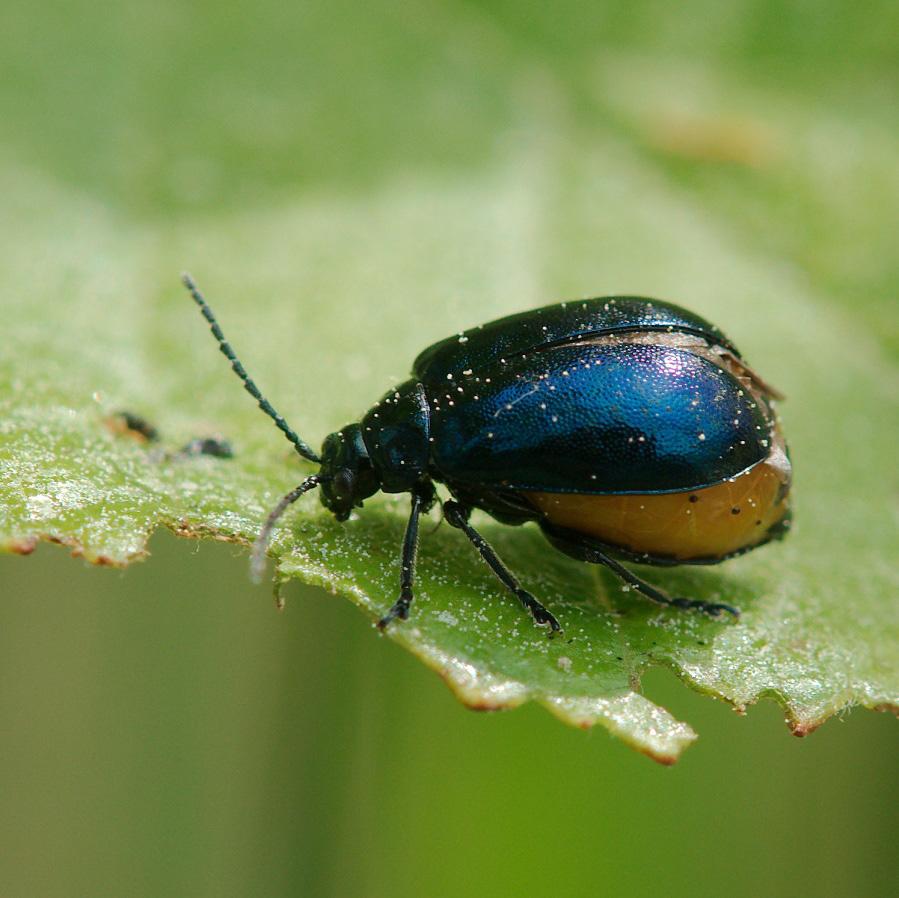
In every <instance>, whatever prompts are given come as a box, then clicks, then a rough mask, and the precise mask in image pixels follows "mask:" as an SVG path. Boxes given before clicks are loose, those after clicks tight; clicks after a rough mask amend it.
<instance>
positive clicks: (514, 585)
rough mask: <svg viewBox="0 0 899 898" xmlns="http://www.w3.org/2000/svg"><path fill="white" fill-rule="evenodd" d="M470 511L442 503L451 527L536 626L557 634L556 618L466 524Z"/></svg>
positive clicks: (450, 502) (479, 535) (462, 506)
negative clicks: (459, 534) (462, 537)
mask: <svg viewBox="0 0 899 898" xmlns="http://www.w3.org/2000/svg"><path fill="white" fill-rule="evenodd" d="M469 514H471V509H469V508H466V507H465V506H464V505H462V504H460V503H459V502H454V501H449V502H444V503H443V515H444V517H445V518H446V519H447V521H448V522H449V524H450V525H451V526H452V527H456V528H458V529H459V530H461V531H462V532H463V533H464V534H465V535H466V536H467V537H468V538H469V540H471V544H472V545H473V546H474V547H475V548H476V549H477V550H478V552H480V553H481V558H483V559H484V561H486V562H487V566H488V567H489V568H490V570H491V571H493V573H494V574H496V576H497V577H499V579H500V582H501V583H502V584H503V586H505V587H506V589H508V590H509V591H510V592H511V593H512V594H513V595H514V596H515V598H517V599H518V601H519V602H521V604H522V605H524V607H525V608H526V609H527V611H528V613H529V614H530V615H531V617H532V618H534V621H535V622H536V623H538V624H541V625H543V624H548V625H549V628H550V632H551V633H558V632H559V631H560V630H561V629H562V628H561V627H560V626H559V622H558V621H557V620H556V618H555V617H554V616H553V615H552V614H551V613H550V612H549V611H547V610H546V608H544V607H543V605H541V604H540V602H538V601H537V600H536V599H535V598H534V597H533V596H532V595H531V594H530V593H529V592H528V591H527V590H526V589H522V587H521V584H520V583H519V582H518V580H517V579H516V577H515V576H514V574H512V572H511V571H510V570H509V569H508V568H507V567H506V566H505V565H504V564H503V563H502V561H500V558H499V556H498V555H497V554H496V552H494V551H493V547H492V546H491V545H490V543H488V542H487V540H486V539H484V537H483V536H481V534H480V533H478V531H477V530H475V529H474V527H472V526H471V524H469V523H468V516H469Z"/></svg>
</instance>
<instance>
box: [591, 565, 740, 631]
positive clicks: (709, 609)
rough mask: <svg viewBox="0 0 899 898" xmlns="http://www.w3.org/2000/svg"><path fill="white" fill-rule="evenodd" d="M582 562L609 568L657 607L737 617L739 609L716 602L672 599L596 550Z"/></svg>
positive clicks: (712, 615) (711, 615)
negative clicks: (657, 605)
mask: <svg viewBox="0 0 899 898" xmlns="http://www.w3.org/2000/svg"><path fill="white" fill-rule="evenodd" d="M584 560H585V561H589V562H591V563H593V564H603V565H605V566H606V567H607V568H609V570H610V571H612V573H614V574H616V575H617V576H618V577H620V578H621V579H622V580H624V582H625V583H627V584H628V585H629V586H632V587H633V588H634V589H636V590H637V592H639V593H640V594H641V595H644V596H646V598H647V599H651V600H652V601H653V602H656V603H657V604H659V605H667V606H668V607H669V608H684V609H688V610H695V611H701V612H702V613H703V614H708V615H709V616H710V617H721V615H722V614H730V615H732V616H733V617H739V616H740V612H739V609H737V608H734V607H733V605H725V604H723V603H717V602H703V601H702V600H701V599H682V598H672V597H671V596H669V595H668V594H667V593H664V592H662V590H660V589H657V588H656V587H655V586H652V585H651V584H649V583H647V582H646V581H645V580H641V579H640V577H638V576H637V575H636V574H634V573H632V572H631V571H629V570H628V569H627V568H626V567H625V566H624V565H623V564H620V563H619V562H617V561H616V560H615V559H614V558H612V557H611V556H609V555H606V554H605V553H604V552H600V551H598V550H597V549H587V550H586V551H585V554H584Z"/></svg>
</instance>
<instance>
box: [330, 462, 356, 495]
mask: <svg viewBox="0 0 899 898" xmlns="http://www.w3.org/2000/svg"><path fill="white" fill-rule="evenodd" d="M355 482H356V475H355V474H354V473H353V472H352V470H350V469H349V468H341V469H340V470H339V471H338V472H337V473H336V474H335V475H334V495H335V496H337V497H339V498H341V499H349V498H351V497H352V495H353V486H354V485H355Z"/></svg>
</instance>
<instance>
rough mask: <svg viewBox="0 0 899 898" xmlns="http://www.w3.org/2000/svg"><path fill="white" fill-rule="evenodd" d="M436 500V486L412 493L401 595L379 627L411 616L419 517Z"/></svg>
mask: <svg viewBox="0 0 899 898" xmlns="http://www.w3.org/2000/svg"><path fill="white" fill-rule="evenodd" d="M433 502H434V488H433V487H432V486H429V488H425V487H422V488H421V489H419V490H415V491H413V493H412V511H411V513H410V514H409V522H408V523H407V524H406V536H405V537H404V539H403V566H402V570H401V572H400V597H399V598H398V599H397V600H396V601H395V602H394V603H393V606H392V607H391V609H390V611H388V612H387V614H385V615H384V617H382V618H381V619H380V620H379V621H378V629H379V630H382V631H383V630H384V628H385V627H386V626H387V625H388V624H389V623H390V622H391V621H392V620H397V619H399V620H406V618H407V617H409V606H410V605H411V604H412V599H413V594H412V584H413V583H414V581H415V562H416V561H417V560H418V519H419V517H420V515H421V513H422V511H427V510H428V509H429V508H430V507H431V505H432V504H433Z"/></svg>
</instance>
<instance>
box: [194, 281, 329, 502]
mask: <svg viewBox="0 0 899 898" xmlns="http://www.w3.org/2000/svg"><path fill="white" fill-rule="evenodd" d="M181 281H182V283H183V284H184V286H185V287H187V289H188V291H189V292H190V295H191V296H192V297H193V300H194V302H195V303H196V304H197V305H198V306H199V307H200V311H201V312H202V313H203V317H204V318H205V319H206V320H207V321H208V322H209V329H210V330H211V331H212V336H213V337H215V339H216V340H218V344H219V349H220V350H221V351H222V355H224V356H225V358H226V359H227V360H228V361H229V362H230V363H231V370H232V371H233V372H234V373H235V374H236V375H237V376H238V377H239V378H240V379H241V380H242V381H243V386H244V389H245V390H246V391H247V392H248V393H249V394H250V395H251V396H252V397H253V398H254V399H255V400H256V402H257V404H258V405H259V408H261V409H262V411H264V412H265V413H266V414H267V415H268V416H269V418H271V419H272V421H274V422H275V425H276V426H277V428H278V430H280V431H281V433H283V434H284V436H286V437H287V439H288V440H290V442H291V443H293V445H294V448H295V449H296V450H297V452H299V453H300V455H302V456H303V458H308V459H309V461H314V462H320V461H321V457H320V456H319V455H318V453H317V452H315V450H313V449H312V447H311V446H309V445H307V444H306V443H305V442H303V440H301V439H300V438H299V436H298V435H297V434H296V433H295V432H294V431H293V430H291V428H290V427H289V426H288V424H287V422H286V421H285V420H284V418H282V417H281V415H279V414H278V413H277V412H276V411H275V409H274V408H273V407H272V404H271V403H270V402H269V401H268V399H266V398H265V396H263V395H262V393H261V392H260V391H259V387H257V386H256V384H254V383H253V381H252V380H251V378H250V376H249V375H248V374H247V372H246V371H245V370H244V367H243V365H242V364H241V363H240V360H239V359H238V358H237V355H236V354H235V352H234V350H233V349H232V348H231V344H230V343H229V342H228V341H227V340H226V339H225V335H224V334H223V333H222V329H221V328H220V327H219V323H218V321H216V320H215V315H214V314H213V313H212V309H210V308H209V305H208V304H207V302H206V300H205V299H203V294H202V293H200V289H199V287H197V285H196V283H195V282H194V279H193V278H192V277H191V276H190V275H189V274H187V273H185V274H183V275H181ZM310 489H311V487H310Z"/></svg>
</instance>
